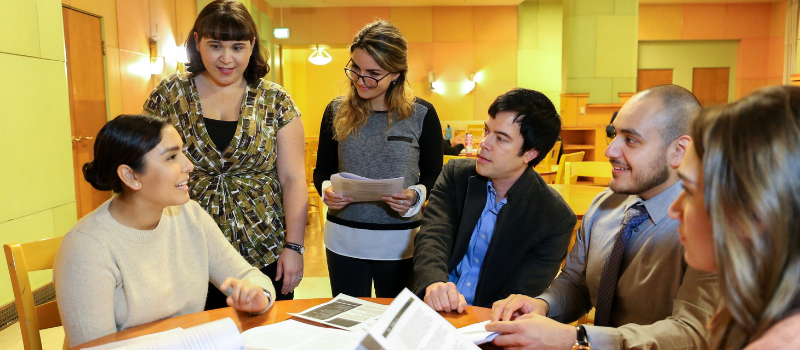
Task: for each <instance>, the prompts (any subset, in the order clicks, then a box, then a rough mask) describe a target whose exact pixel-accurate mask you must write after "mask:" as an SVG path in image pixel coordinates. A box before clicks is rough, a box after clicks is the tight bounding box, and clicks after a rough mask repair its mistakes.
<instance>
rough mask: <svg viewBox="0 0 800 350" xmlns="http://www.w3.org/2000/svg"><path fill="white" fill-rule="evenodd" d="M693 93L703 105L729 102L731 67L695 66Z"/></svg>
mask: <svg viewBox="0 0 800 350" xmlns="http://www.w3.org/2000/svg"><path fill="white" fill-rule="evenodd" d="M693 75H694V77H693V79H692V93H693V94H694V95H695V96H696V97H697V99H698V100H700V104H701V105H703V107H708V106H713V105H721V104H726V103H728V82H729V81H730V68H728V67H723V68H695V69H694V73H693Z"/></svg>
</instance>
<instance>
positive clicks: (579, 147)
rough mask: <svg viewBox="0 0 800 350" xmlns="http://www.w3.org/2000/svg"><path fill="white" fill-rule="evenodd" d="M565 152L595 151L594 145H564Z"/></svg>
mask: <svg viewBox="0 0 800 350" xmlns="http://www.w3.org/2000/svg"><path fill="white" fill-rule="evenodd" d="M564 149H565V150H568V149H569V150H572V149H577V150H582V149H595V145H564Z"/></svg>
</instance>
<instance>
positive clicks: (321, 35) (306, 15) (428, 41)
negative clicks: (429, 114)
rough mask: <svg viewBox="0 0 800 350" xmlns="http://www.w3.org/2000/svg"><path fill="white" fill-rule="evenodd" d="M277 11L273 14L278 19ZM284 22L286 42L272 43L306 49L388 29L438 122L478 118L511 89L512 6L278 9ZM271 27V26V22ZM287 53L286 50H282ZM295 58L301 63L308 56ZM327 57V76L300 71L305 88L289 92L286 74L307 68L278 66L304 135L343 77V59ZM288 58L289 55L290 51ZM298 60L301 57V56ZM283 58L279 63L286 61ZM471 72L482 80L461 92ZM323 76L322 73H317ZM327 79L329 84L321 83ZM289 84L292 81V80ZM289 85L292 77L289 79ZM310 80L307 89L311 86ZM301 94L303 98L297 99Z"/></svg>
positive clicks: (312, 131) (313, 129)
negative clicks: (379, 23) (403, 44)
mask: <svg viewBox="0 0 800 350" xmlns="http://www.w3.org/2000/svg"><path fill="white" fill-rule="evenodd" d="M277 11H278V10H273V12H274V15H275V16H276V17H277V16H278V15H279V14H278V12H277ZM283 11H284V13H283V18H284V19H283V22H284V26H285V27H289V28H290V29H291V38H289V39H285V40H277V39H276V40H275V43H276V44H281V45H291V47H292V48H296V47H300V48H307V49H310V48H312V47H313V46H314V45H328V46H334V47H343V46H346V45H347V44H349V43H350V42H351V41H352V40H353V37H354V36H355V34H356V33H357V32H358V31H359V30H360V29H361V28H362V27H363V26H364V24H366V23H369V22H371V21H373V20H375V19H385V20H388V21H390V22H392V23H393V24H395V25H396V26H397V27H398V28H399V29H400V31H401V32H403V35H404V36H405V37H406V39H407V40H408V43H409V44H408V61H409V81H410V82H411V84H412V87H413V88H414V91H415V93H416V95H417V96H419V97H421V98H423V99H426V100H428V101H429V102H431V103H432V104H433V105H434V107H436V111H437V112H438V114H439V119H441V120H442V121H448V120H472V119H478V120H483V119H484V118H485V117H486V110H487V109H488V108H489V105H490V104H491V102H492V101H494V98H495V97H497V96H498V95H500V94H502V93H504V92H507V91H508V90H511V89H512V88H514V87H516V86H517V20H518V17H517V6H475V7H473V6H459V7H360V8H343V7H338V8H336V7H326V8H284V9H283ZM273 23H278V21H277V20H276V21H275V22H273ZM284 51H287V50H284ZM306 51H307V52H308V54H305V53H304V54H300V53H299V52H298V53H297V57H296V60H297V62H300V61H301V60H303V59H305V58H307V57H308V55H310V53H311V51H309V50H306ZM336 52H337V53H336V54H334V53H331V55H332V56H333V57H334V60H333V62H332V63H329V64H328V65H326V67H327V66H331V65H334V66H332V68H325V69H330V72H332V73H330V75H328V74H327V73H324V74H323V75H322V76H314V74H311V71H310V70H309V71H308V73H307V79H308V81H307V83H306V84H307V90H306V91H303V90H302V89H300V90H297V91H295V87H294V86H293V85H292V84H293V82H291V81H290V79H289V78H288V77H289V76H292V75H294V76H300V75H302V74H306V73H301V72H300V71H297V72H294V71H292V70H293V69H298V70H302V69H303V67H306V68H305V69H307V70H308V67H310V66H309V65H304V64H300V65H297V66H295V65H289V64H287V65H286V66H284V67H283V68H284V70H283V71H284V74H285V76H284V82H283V83H284V85H286V87H287V91H288V92H289V94H290V95H291V96H292V97H293V98H294V99H295V100H297V101H305V102H301V104H304V107H301V108H302V109H301V111H302V112H303V114H304V116H306V117H308V118H309V119H306V118H305V117H304V120H303V122H304V123H305V124H306V136H317V135H318V134H319V118H321V112H322V111H323V110H324V108H325V105H326V104H327V103H328V102H329V101H330V99H331V97H330V96H331V93H332V92H333V91H335V90H336V88H338V87H340V84H341V83H342V82H343V81H344V79H346V78H345V77H344V75H343V73H342V72H341V69H342V67H343V65H342V64H340V63H337V62H347V60H348V59H349V53H348V52H347V51H345V50H341V52H342V54H344V55H345V56H344V57H341V56H339V57H337V56H338V55H340V54H339V53H338V52H339V51H338V50H337V51H336ZM289 55H290V56H292V55H294V53H289ZM301 56H305V57H301ZM294 60H295V56H292V59H288V58H287V57H284V62H292V61H294ZM430 71H433V72H434V74H435V75H436V81H437V83H438V85H439V86H440V87H441V91H437V92H432V91H431V90H430V89H429V84H428V72H430ZM472 73H480V76H481V77H482V79H481V80H480V81H479V82H478V84H477V87H476V89H475V90H474V91H472V92H464V91H463V89H462V86H463V85H464V83H465V82H466V81H467V80H468V77H469V76H470V74H472ZM320 74H322V73H320ZM327 76H330V77H331V78H332V79H334V80H333V81H328V82H323V80H322V79H321V78H322V77H327ZM293 79H294V78H293ZM294 80H295V81H296V79H294ZM312 82H313V84H312ZM304 94H305V95H306V96H303V95H304Z"/></svg>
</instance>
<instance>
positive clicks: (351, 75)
mask: <svg viewBox="0 0 800 350" xmlns="http://www.w3.org/2000/svg"><path fill="white" fill-rule="evenodd" d="M350 62H353V59H350V61H347V65H345V67H344V75H346V76H347V79H350V80H351V81H353V82H354V83H357V82H358V79H361V80H362V81H363V82H364V85H366V86H367V87H368V88H374V87H378V82H380V81H381V80H383V78H386V77H388V76H389V74H392V72H389V73H386V75H384V76H382V77H381V78H380V79H375V78H373V77H367V76H363V75H361V74H358V73H356V71H354V70H352V69H350V68H347V66H349V65H350Z"/></svg>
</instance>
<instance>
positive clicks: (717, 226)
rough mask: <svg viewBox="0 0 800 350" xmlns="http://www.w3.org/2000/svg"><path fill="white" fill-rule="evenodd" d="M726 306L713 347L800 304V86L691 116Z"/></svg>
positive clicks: (715, 325) (746, 339)
mask: <svg viewBox="0 0 800 350" xmlns="http://www.w3.org/2000/svg"><path fill="white" fill-rule="evenodd" d="M692 142H693V143H694V145H695V150H696V151H697V155H698V156H699V157H700V159H702V160H703V173H704V177H705V180H704V185H705V194H704V195H705V200H706V207H707V210H708V213H709V216H710V217H711V226H712V231H713V237H714V260H715V262H716V266H717V275H718V282H719V285H720V292H721V294H722V306H721V309H720V310H719V312H718V313H717V315H716V316H715V317H714V320H713V321H712V322H711V347H710V348H711V349H719V350H721V349H725V350H727V349H741V348H743V347H745V346H746V345H747V344H748V343H751V342H753V341H755V340H757V339H758V338H759V337H761V336H762V335H764V333H765V332H766V331H767V330H768V329H769V328H770V327H772V326H773V325H774V324H776V323H778V322H779V321H780V320H782V319H783V318H786V317H788V316H790V315H791V314H793V313H795V312H798V311H800V287H799V286H800V177H798V176H797V174H798V173H800V88H798V87H795V86H792V87H789V86H774V87H769V88H765V89H761V90H758V91H756V92H754V93H753V94H751V95H749V96H747V97H744V98H742V99H741V100H739V101H737V102H734V103H730V104H727V105H723V106H714V107H710V108H705V109H703V110H702V111H701V112H700V114H699V115H698V116H697V117H696V118H695V119H694V121H693V122H692Z"/></svg>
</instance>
